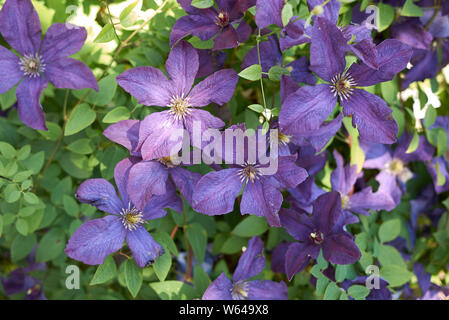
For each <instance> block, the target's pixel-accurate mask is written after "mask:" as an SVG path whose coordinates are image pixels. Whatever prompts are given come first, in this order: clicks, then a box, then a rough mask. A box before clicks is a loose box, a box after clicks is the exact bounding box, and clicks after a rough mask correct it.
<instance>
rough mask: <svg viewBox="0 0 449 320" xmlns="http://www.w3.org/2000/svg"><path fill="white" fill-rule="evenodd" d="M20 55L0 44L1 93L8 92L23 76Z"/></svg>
mask: <svg viewBox="0 0 449 320" xmlns="http://www.w3.org/2000/svg"><path fill="white" fill-rule="evenodd" d="M19 62H20V60H19V57H18V56H17V55H15V54H14V53H12V52H11V51H9V50H8V49H6V48H5V47H2V46H0V79H1V81H0V94H3V93H5V92H7V91H8V90H9V89H11V88H12V87H14V86H15V85H16V84H18V83H19V81H20V80H21V79H22V78H23V71H21V70H20V67H19Z"/></svg>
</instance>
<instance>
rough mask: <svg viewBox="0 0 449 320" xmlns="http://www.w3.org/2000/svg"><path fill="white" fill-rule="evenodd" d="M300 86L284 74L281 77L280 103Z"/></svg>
mask: <svg viewBox="0 0 449 320" xmlns="http://www.w3.org/2000/svg"><path fill="white" fill-rule="evenodd" d="M299 88H300V86H299V85H298V84H297V83H296V82H295V81H294V80H293V79H292V78H291V77H288V76H286V75H282V77H281V90H280V91H281V92H280V94H281V103H282V104H284V103H285V101H286V100H287V98H288V96H289V95H291V94H294V93H295V92H296V91H297V90H298V89H299Z"/></svg>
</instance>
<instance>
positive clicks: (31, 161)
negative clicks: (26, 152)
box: [22, 151, 45, 174]
mask: <svg viewBox="0 0 449 320" xmlns="http://www.w3.org/2000/svg"><path fill="white" fill-rule="evenodd" d="M44 161H45V152H44V151H39V152H38V153H35V154H33V155H32V156H31V157H29V158H28V159H26V160H24V161H22V163H23V165H24V166H25V167H26V168H27V169H28V170H31V171H32V172H33V174H38V173H39V171H41V169H42V167H43V166H44Z"/></svg>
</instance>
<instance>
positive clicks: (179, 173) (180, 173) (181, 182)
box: [170, 167, 202, 204]
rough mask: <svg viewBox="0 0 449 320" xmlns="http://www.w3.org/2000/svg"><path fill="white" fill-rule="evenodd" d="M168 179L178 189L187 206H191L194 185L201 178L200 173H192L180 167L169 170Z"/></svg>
mask: <svg viewBox="0 0 449 320" xmlns="http://www.w3.org/2000/svg"><path fill="white" fill-rule="evenodd" d="M170 177H171V178H172V180H173V182H174V183H175V185H176V187H178V189H179V192H181V194H182V196H183V197H184V199H186V201H187V202H188V203H189V204H192V197H193V192H194V189H195V186H196V184H197V183H198V181H199V180H200V179H201V178H202V176H201V174H200V173H197V172H192V171H189V170H186V169H183V168H181V167H176V168H173V169H171V170H170Z"/></svg>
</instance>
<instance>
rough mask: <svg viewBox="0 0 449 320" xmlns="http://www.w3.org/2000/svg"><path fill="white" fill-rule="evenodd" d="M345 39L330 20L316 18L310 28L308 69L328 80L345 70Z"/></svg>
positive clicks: (346, 48) (346, 46) (346, 47)
mask: <svg viewBox="0 0 449 320" xmlns="http://www.w3.org/2000/svg"><path fill="white" fill-rule="evenodd" d="M346 42H347V41H346V39H345V37H344V35H343V33H342V32H341V30H340V29H338V27H337V26H336V25H335V24H333V23H331V22H330V21H328V20H326V19H323V18H317V19H316V22H315V25H314V26H313V29H312V44H311V46H310V70H312V71H313V72H315V73H316V74H317V75H318V76H319V77H320V78H321V79H323V80H326V81H328V82H330V81H331V79H332V77H334V76H335V75H337V74H341V73H343V72H344V71H345V67H346V60H345V54H346V51H348V45H347V43H346Z"/></svg>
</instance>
